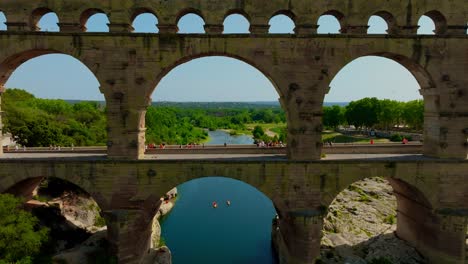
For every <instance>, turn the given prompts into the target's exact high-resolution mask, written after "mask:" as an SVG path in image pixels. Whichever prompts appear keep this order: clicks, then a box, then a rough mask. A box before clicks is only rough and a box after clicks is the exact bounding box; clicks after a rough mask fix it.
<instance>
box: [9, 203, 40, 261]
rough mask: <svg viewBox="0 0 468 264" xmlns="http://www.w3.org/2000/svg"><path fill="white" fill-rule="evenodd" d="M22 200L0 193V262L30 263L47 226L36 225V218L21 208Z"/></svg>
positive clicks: (38, 248) (38, 249)
mask: <svg viewBox="0 0 468 264" xmlns="http://www.w3.org/2000/svg"><path fill="white" fill-rule="evenodd" d="M21 205H22V201H21V199H18V198H16V197H14V196H13V195H11V194H0V263H21V264H28V263H32V258H33V257H34V256H35V255H36V254H38V253H39V251H40V248H41V245H42V243H44V242H46V241H47V239H48V232H49V230H48V229H47V228H39V227H38V219H37V218H36V217H34V216H33V215H32V214H31V213H29V212H26V211H24V210H22V209H21Z"/></svg>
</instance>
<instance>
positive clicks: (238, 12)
mask: <svg viewBox="0 0 468 264" xmlns="http://www.w3.org/2000/svg"><path fill="white" fill-rule="evenodd" d="M232 15H238V16H240V17H242V18H243V19H245V21H247V28H246V29H245V32H243V31H242V32H239V33H241V34H248V33H250V31H249V29H250V16H249V15H248V14H247V13H246V12H244V11H243V10H241V9H232V10H229V11H228V12H227V13H226V14H225V15H224V18H223V29H224V31H223V34H226V33H225V32H226V21H227V20H228V19H229V18H230V17H231V16H232ZM232 33H233V34H238V32H232ZM228 34H229V33H228Z"/></svg>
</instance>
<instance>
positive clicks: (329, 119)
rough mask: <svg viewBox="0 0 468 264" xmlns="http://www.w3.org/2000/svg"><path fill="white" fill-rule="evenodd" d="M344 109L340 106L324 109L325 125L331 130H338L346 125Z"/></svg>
mask: <svg viewBox="0 0 468 264" xmlns="http://www.w3.org/2000/svg"><path fill="white" fill-rule="evenodd" d="M344 113H345V112H344V109H343V108H342V107H340V106H338V105H334V106H325V107H324V108H323V125H324V126H325V127H329V128H337V127H338V126H339V125H342V124H344V121H345V115H344Z"/></svg>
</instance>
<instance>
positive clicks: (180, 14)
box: [175, 7, 206, 25]
mask: <svg viewBox="0 0 468 264" xmlns="http://www.w3.org/2000/svg"><path fill="white" fill-rule="evenodd" d="M188 14H194V15H197V16H199V17H200V18H201V19H203V21H206V19H205V16H204V15H203V13H202V11H201V10H199V9H196V8H192V7H189V8H184V9H182V10H180V11H179V12H178V13H177V15H176V19H175V24H176V25H177V24H179V20H180V19H181V18H182V17H184V16H185V15H188Z"/></svg>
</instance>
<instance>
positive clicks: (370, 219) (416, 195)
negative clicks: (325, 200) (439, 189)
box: [320, 177, 432, 264]
mask: <svg viewBox="0 0 468 264" xmlns="http://www.w3.org/2000/svg"><path fill="white" fill-rule="evenodd" d="M431 210H432V209H431V206H430V204H429V203H428V202H427V201H426V200H425V198H424V196H423V195H422V194H421V192H420V191H419V190H417V189H416V188H414V187H412V186H410V185H409V184H407V183H405V182H403V181H401V180H398V179H393V178H382V177H373V178H366V179H363V180H360V181H357V182H354V183H353V184H351V185H350V186H348V187H347V188H346V189H344V190H343V191H341V192H340V193H339V194H338V195H337V196H336V197H335V199H334V200H333V202H332V203H331V204H330V206H329V207H328V213H327V215H326V217H325V219H324V226H323V237H322V250H321V258H320V259H321V261H322V263H327V264H331V263H344V262H352V263H354V262H356V263H425V262H426V260H425V258H424V257H423V256H422V255H421V254H420V253H419V252H418V251H417V250H416V249H415V248H414V247H417V246H419V243H418V241H419V240H418V239H415V237H418V236H419V237H421V234H422V233H423V232H424V228H427V227H426V226H425V224H423V222H421V221H424V220H421V219H422V218H423V216H424V217H426V216H427V217H429V215H430V214H431ZM418 215H419V216H418ZM417 225H420V226H421V227H419V228H418V227H417ZM419 239H421V238H419ZM405 240H409V241H410V242H412V244H411V243H407V242H406V241H405ZM379 261H380V262H379Z"/></svg>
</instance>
